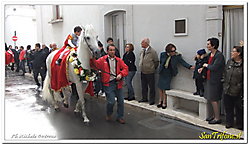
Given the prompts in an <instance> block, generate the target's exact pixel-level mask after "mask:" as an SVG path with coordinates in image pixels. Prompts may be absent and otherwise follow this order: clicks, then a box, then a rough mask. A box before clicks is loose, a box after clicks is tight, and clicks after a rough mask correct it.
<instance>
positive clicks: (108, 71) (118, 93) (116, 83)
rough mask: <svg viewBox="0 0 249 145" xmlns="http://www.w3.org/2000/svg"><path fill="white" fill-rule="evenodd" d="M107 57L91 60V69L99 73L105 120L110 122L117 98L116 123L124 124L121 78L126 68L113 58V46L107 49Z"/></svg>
mask: <svg viewBox="0 0 249 145" xmlns="http://www.w3.org/2000/svg"><path fill="white" fill-rule="evenodd" d="M107 53H108V55H105V56H103V57H101V58H99V59H98V60H96V59H92V64H91V65H92V67H93V68H96V69H98V70H100V71H101V79H102V83H103V86H104V91H105V94H106V100H107V105H106V114H107V116H106V120H107V121H110V120H111V116H112V113H113V107H114V104H115V97H117V104H118V105H117V118H116V119H117V121H118V122H119V123H121V124H124V123H125V121H124V118H123V117H124V96H123V91H122V85H123V81H122V78H123V77H125V76H127V75H128V66H127V65H126V64H125V63H124V61H123V60H122V59H120V58H119V57H116V56H115V45H113V44H110V45H108V47H107Z"/></svg>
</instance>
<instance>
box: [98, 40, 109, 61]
mask: <svg viewBox="0 0 249 145" xmlns="http://www.w3.org/2000/svg"><path fill="white" fill-rule="evenodd" d="M98 47H99V50H100V57H102V56H105V55H106V54H107V53H106V52H105V50H104V47H103V44H102V43H101V42H100V41H98Z"/></svg>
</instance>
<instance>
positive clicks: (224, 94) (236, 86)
mask: <svg viewBox="0 0 249 145" xmlns="http://www.w3.org/2000/svg"><path fill="white" fill-rule="evenodd" d="M80 33H81V29H80V28H76V29H75V30H74V34H73V35H72V36H71V35H70V36H71V37H70V38H68V39H67V40H68V41H67V42H68V45H70V46H71V47H75V46H77V40H76V38H78V36H79V35H80ZM74 35H75V36H74ZM68 37H69V36H68ZM74 37H75V38H74ZM71 41H72V42H71ZM106 42H107V47H106V51H105V50H104V47H103V44H102V43H101V42H100V41H99V42H98V46H99V49H100V55H99V57H96V58H94V59H93V60H92V61H91V62H92V63H93V64H94V66H95V67H97V68H98V69H97V70H96V71H99V73H98V75H99V79H97V80H96V81H95V92H97V94H98V92H99V91H101V92H100V93H101V94H103V93H105V95H106V100H107V105H106V120H111V119H112V113H113V107H114V104H115V97H116V98H117V117H116V119H117V121H118V122H119V123H122V124H124V123H125V120H124V99H125V100H128V101H132V100H136V95H135V91H134V87H133V78H134V76H135V75H136V71H137V66H136V55H135V54H134V52H133V51H134V49H135V48H134V45H133V44H132V43H127V44H126V45H125V53H124V55H123V57H122V58H121V56H120V53H119V49H118V48H117V47H116V46H115V45H114V41H113V39H112V38H111V37H110V38H108V39H107V41H106ZM218 47H219V40H218V39H217V38H209V39H208V40H207V50H208V51H209V53H207V52H206V50H205V49H199V50H198V51H197V54H196V56H195V62H196V63H195V65H191V64H188V63H187V62H186V61H185V60H184V59H183V58H182V54H180V53H178V52H177V47H176V45H175V44H173V43H169V44H167V45H166V46H165V49H164V51H163V52H161V54H160V58H158V55H157V52H156V50H155V49H154V48H153V47H152V46H151V45H150V39H149V38H144V39H143V40H142V41H141V52H140V54H139V69H140V71H141V88H142V92H141V94H142V98H141V99H140V100H138V102H139V103H146V102H148V104H149V105H154V104H155V102H156V100H155V98H156V96H155V95H156V88H158V91H159V100H158V103H157V104H156V106H157V107H158V108H162V109H166V108H167V95H166V93H165V91H167V90H170V89H171V81H172V79H173V78H174V77H175V76H176V75H177V74H178V67H177V66H178V64H181V65H182V66H184V67H185V68H187V69H190V70H193V79H194V80H195V85H196V92H194V93H193V95H199V96H200V97H204V98H205V99H207V101H208V102H209V103H210V105H211V107H210V110H209V112H210V113H209V114H210V116H209V117H208V118H207V119H206V121H208V123H209V124H220V123H221V122H222V121H221V118H220V101H221V99H222V98H224V106H225V107H224V108H225V115H226V128H231V127H235V125H234V116H235V115H234V110H236V111H235V114H236V127H237V128H239V129H243V46H234V48H233V49H232V52H231V58H230V59H229V60H228V62H227V63H225V58H224V55H223V54H222V52H220V51H219V50H218ZM8 49H10V50H11V51H12V52H13V54H14V59H15V63H14V64H15V65H16V72H19V70H22V75H24V73H25V72H26V70H25V63H26V65H27V66H28V68H29V73H31V71H33V75H34V79H35V82H36V85H37V87H40V86H42V85H43V81H44V79H45V75H46V57H47V56H48V54H49V53H50V52H51V51H53V50H57V49H58V48H57V46H56V44H55V43H53V44H51V45H50V48H48V47H47V46H45V45H42V48H41V46H40V44H39V43H37V44H35V49H33V50H32V49H31V46H30V45H28V46H27V49H26V50H25V49H24V47H23V46H20V47H19V48H18V47H17V46H16V47H15V48H14V49H13V48H12V46H11V45H10V46H9V47H8ZM61 55H63V53H62V54H61ZM60 60H61V57H60V58H59V59H58V60H57V62H56V63H57V64H58V65H60ZM14 64H13V65H12V66H11V67H12V70H14ZM158 67H159V69H158V70H159V71H158V72H159V79H158V84H157V85H156V84H155V74H156V71H157V68H158ZM39 74H40V75H41V77H42V82H41V83H39V81H38V79H37V77H38V75H39ZM123 78H124V81H125V84H126V86H127V89H128V93H127V95H125V94H124V93H123V90H122V88H123Z"/></svg>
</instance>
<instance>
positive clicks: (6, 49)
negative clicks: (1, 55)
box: [5, 43, 12, 51]
mask: <svg viewBox="0 0 249 145" xmlns="http://www.w3.org/2000/svg"><path fill="white" fill-rule="evenodd" d="M11 47H12V46H11ZM8 50H9V48H8V46H7V43H5V51H8Z"/></svg>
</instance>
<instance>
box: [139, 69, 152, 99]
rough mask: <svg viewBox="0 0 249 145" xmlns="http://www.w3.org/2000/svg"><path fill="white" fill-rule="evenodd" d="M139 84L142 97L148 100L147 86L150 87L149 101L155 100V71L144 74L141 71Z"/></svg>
mask: <svg viewBox="0 0 249 145" xmlns="http://www.w3.org/2000/svg"><path fill="white" fill-rule="evenodd" d="M141 84H142V97H143V98H142V99H143V100H148V86H149V87H150V98H149V102H150V103H154V102H155V73H153V74H144V73H142V72H141Z"/></svg>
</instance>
